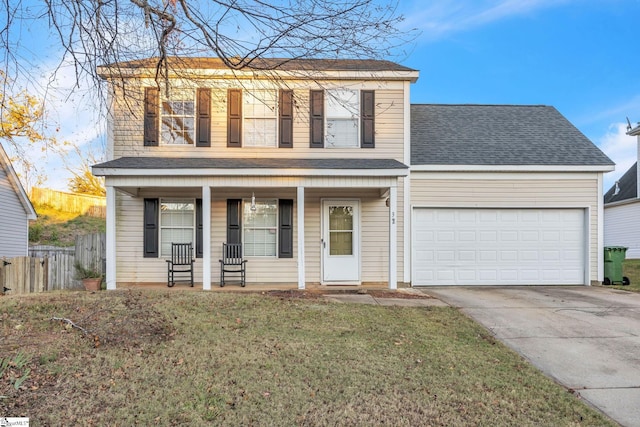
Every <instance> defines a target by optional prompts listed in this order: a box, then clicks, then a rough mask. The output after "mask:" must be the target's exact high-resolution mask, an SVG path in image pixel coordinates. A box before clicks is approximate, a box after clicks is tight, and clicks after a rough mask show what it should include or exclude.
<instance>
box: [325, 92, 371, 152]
mask: <svg viewBox="0 0 640 427" xmlns="http://www.w3.org/2000/svg"><path fill="white" fill-rule="evenodd" d="M338 91H340V92H346V91H351V92H354V93H355V100H356V102H357V104H356V108H355V109H354V110H355V111H354V112H353V113H351V118H350V119H351V120H355V121H356V127H357V131H356V140H355V142H354V144H353V145H348V146H340V145H332V144H330V143H329V135H330V132H329V126H328V124H329V120H339V119H347V118H346V117H331V116H330V115H329V102H330V100H331V98H332V97H334V98H335V95H332V94H331V92H338ZM361 96H362V94H361V92H360V89H349V88H333V89H325V97H324V98H325V99H324V111H325V114H324V146H325V148H328V149H337V150H345V149H350V148H360V138H361V136H360V132H361V131H362V129H361V120H360V116H361V114H362V105H361V104H362V100H361Z"/></svg>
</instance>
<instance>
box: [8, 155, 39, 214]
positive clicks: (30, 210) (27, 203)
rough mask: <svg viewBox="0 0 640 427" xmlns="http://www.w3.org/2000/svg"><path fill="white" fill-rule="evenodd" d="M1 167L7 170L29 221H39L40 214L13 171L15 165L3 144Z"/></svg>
mask: <svg viewBox="0 0 640 427" xmlns="http://www.w3.org/2000/svg"><path fill="white" fill-rule="evenodd" d="M0 167H4V169H5V170H6V172H7V178H8V179H9V183H10V184H11V187H12V188H13V190H14V191H15V192H16V194H17V195H18V198H19V199H20V203H21V204H22V207H23V208H24V210H25V213H26V214H27V219H29V220H35V219H38V214H37V213H36V210H35V208H34V207H33V204H32V203H31V200H29V196H28V195H27V192H26V191H25V190H24V187H23V186H22V184H21V183H20V179H19V178H18V175H17V174H16V171H15V170H14V169H13V165H12V164H11V161H10V160H9V156H7V153H6V152H5V151H4V147H2V144H0Z"/></svg>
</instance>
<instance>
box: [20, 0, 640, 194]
mask: <svg viewBox="0 0 640 427" xmlns="http://www.w3.org/2000/svg"><path fill="white" fill-rule="evenodd" d="M400 13H402V14H404V15H405V17H406V21H405V23H404V25H406V27H407V28H418V29H419V31H420V35H419V37H418V38H417V39H416V40H415V42H414V44H412V45H411V46H407V53H406V54H405V55H399V56H398V57H394V58H389V59H391V60H395V61H398V62H400V63H402V64H403V65H406V66H409V67H412V68H415V69H418V70H420V79H419V80H418V82H417V83H416V84H414V85H413V86H412V88H411V91H412V94H411V101H412V102H413V103H444V104H458V103H463V104H544V105H552V106H554V107H556V108H557V109H558V110H559V111H560V113H562V114H563V115H565V116H566V117H567V118H568V119H569V120H570V121H571V122H572V123H573V124H574V125H575V126H576V127H577V128H578V129H579V130H581V131H582V132H583V133H584V134H585V135H586V136H587V137H588V138H589V139H590V140H591V141H593V142H594V143H595V144H596V145H598V146H599V147H600V148H601V149H602V150H603V151H604V152H605V153H606V154H607V155H608V156H609V157H610V158H611V159H612V160H613V161H614V162H616V164H617V166H616V171H615V172H610V173H608V174H606V175H605V180H604V191H606V190H607V189H608V188H609V187H610V186H611V185H612V184H613V182H614V181H615V180H616V179H617V178H618V177H619V176H621V175H622V174H623V173H624V172H625V171H626V170H627V169H628V168H629V167H630V166H631V165H632V164H633V162H634V161H635V160H636V140H635V138H632V137H630V136H627V135H626V134H625V132H626V117H627V116H628V117H629V119H630V120H631V122H632V124H634V126H635V124H636V123H637V122H640V55H638V54H637V53H636V52H635V51H634V49H635V47H636V44H637V40H638V31H637V27H638V20H639V17H640V0H599V1H598V0H433V1H429V0H400ZM31 31H32V30H30V29H29V27H28V26H25V27H24V28H23V29H22V32H23V33H22V34H23V36H24V40H23V41H22V46H23V47H28V46H29V45H36V46H37V45H38V43H41V41H35V40H36V39H37V37H36V35H35V34H33V33H31ZM31 38H33V40H30V39H31ZM45 45H46V42H45ZM40 47H42V45H40ZM34 49H36V50H39V49H37V48H34ZM49 53H50V54H49V57H48V58H43V59H44V63H43V64H42V65H41V68H42V69H47V68H48V66H49V64H52V63H53V61H55V59H56V58H55V56H56V55H55V51H53V50H49ZM40 58H42V57H40ZM36 74H37V73H36ZM45 80H46V76H44V75H43V76H42V79H41V81H43V82H44V81H45ZM71 81H73V77H72V74H71V72H70V70H62V72H61V73H60V74H59V76H58V81H57V84H59V85H60V86H67V85H68V84H69V83H70V82H71ZM90 101H91V100H88V99H82V97H81V94H80V93H78V94H76V95H73V96H72V98H70V99H68V100H65V99H63V98H62V96H58V95H56V94H55V91H50V93H49V95H48V103H49V107H54V108H50V109H51V111H52V112H51V119H52V120H54V121H57V122H58V123H59V124H60V131H59V135H58V138H59V139H67V140H71V141H75V142H77V143H79V144H83V143H85V142H86V141H89V140H92V141H94V144H97V146H100V144H103V143H104V137H100V136H99V135H98V134H99V129H100V127H99V126H96V120H97V118H96V114H95V113H93V112H90V111H89V110H88V109H87V108H86V104H87V103H90ZM47 167H48V172H49V180H48V182H47V184H46V185H47V186H49V187H52V188H58V189H66V186H67V184H66V179H67V178H68V177H67V174H66V172H65V171H64V169H63V168H62V167H61V166H60V165H59V163H58V162H56V161H55V160H53V159H50V160H49V161H48V165H47Z"/></svg>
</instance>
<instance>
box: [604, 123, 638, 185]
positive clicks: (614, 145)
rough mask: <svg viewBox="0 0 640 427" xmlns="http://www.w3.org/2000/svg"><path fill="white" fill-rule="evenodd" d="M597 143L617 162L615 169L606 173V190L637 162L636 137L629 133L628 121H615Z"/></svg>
mask: <svg viewBox="0 0 640 427" xmlns="http://www.w3.org/2000/svg"><path fill="white" fill-rule="evenodd" d="M596 145H598V146H599V147H600V149H601V150H602V151H604V153H605V154H606V155H607V156H609V158H610V159H611V160H613V161H614V162H615V164H616V170H615V171H613V172H609V173H607V174H605V175H604V182H603V190H604V191H605V192H606V191H607V190H608V189H609V188H611V186H612V185H613V184H614V183H615V182H616V181H617V180H618V179H620V177H621V176H622V175H624V173H625V172H626V171H627V170H628V169H629V168H630V167H631V166H632V165H633V164H634V163H635V162H636V160H637V156H638V151H637V142H636V137H634V136H629V135H627V124H626V123H613V124H611V125H610V126H609V129H608V130H607V133H606V134H604V135H603V136H602V137H601V138H598V140H597V141H596Z"/></svg>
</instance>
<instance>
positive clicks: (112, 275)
mask: <svg viewBox="0 0 640 427" xmlns="http://www.w3.org/2000/svg"><path fill="white" fill-rule="evenodd" d="M106 191H107V221H106V222H107V232H106V237H107V244H106V251H107V254H106V256H107V259H106V263H107V265H106V269H107V271H105V274H106V281H107V289H108V290H111V289H115V288H116V189H115V188H114V187H113V186H112V185H108V186H106Z"/></svg>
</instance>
